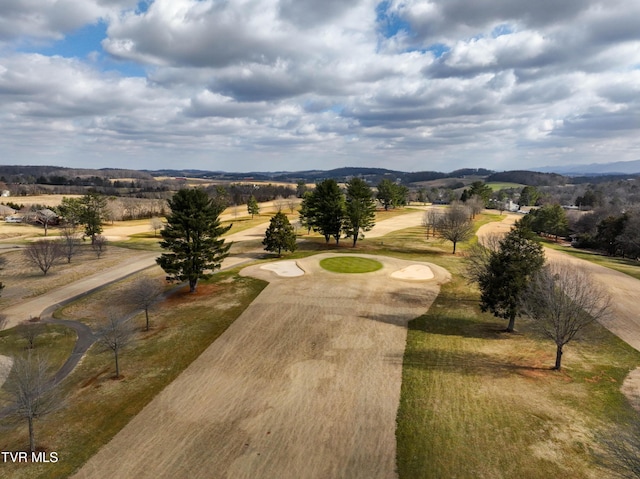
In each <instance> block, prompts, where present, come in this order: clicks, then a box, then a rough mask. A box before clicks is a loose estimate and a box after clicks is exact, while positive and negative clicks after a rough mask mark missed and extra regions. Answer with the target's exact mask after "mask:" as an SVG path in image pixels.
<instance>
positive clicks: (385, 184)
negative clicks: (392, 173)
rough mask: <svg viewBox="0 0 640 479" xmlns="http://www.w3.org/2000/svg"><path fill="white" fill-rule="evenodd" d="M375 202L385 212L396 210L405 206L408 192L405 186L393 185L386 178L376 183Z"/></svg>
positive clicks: (393, 183)
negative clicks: (390, 209) (376, 201)
mask: <svg viewBox="0 0 640 479" xmlns="http://www.w3.org/2000/svg"><path fill="white" fill-rule="evenodd" d="M377 189H378V193H377V194H376V198H377V200H378V201H379V202H380V204H381V205H382V206H383V207H384V209H385V210H388V209H389V208H398V207H400V206H405V205H406V204H407V197H408V194H409V190H408V189H407V187H406V186H404V185H401V184H398V183H395V182H393V181H391V180H389V179H387V178H385V179H383V180H382V181H380V183H378V186H377Z"/></svg>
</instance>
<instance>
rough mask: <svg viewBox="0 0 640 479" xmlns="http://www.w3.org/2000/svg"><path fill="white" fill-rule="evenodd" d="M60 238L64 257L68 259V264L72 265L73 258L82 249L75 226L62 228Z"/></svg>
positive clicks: (69, 225)
mask: <svg viewBox="0 0 640 479" xmlns="http://www.w3.org/2000/svg"><path fill="white" fill-rule="evenodd" d="M60 233H61V236H60V249H61V250H62V255H63V256H64V257H65V258H67V263H71V258H73V257H74V256H75V254H76V253H77V252H78V248H80V235H79V233H78V229H77V228H76V226H75V225H72V224H68V225H65V226H63V227H62V229H61V231H60Z"/></svg>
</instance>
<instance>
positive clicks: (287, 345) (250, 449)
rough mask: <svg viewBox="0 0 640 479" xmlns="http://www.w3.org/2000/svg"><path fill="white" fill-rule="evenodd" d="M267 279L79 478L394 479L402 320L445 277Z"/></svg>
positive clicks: (387, 261)
mask: <svg viewBox="0 0 640 479" xmlns="http://www.w3.org/2000/svg"><path fill="white" fill-rule="evenodd" d="M326 256H327V255H318V256H315V257H309V258H305V259H300V260H297V262H298V264H299V266H300V267H301V268H302V269H303V270H304V271H305V272H306V274H305V275H304V276H302V277H297V278H283V277H278V276H277V275H276V274H274V273H272V272H269V271H265V270H262V269H260V267H259V266H258V265H256V266H251V267H248V268H246V269H245V270H243V272H242V274H245V275H250V276H255V277H258V278H260V279H268V281H270V284H269V286H267V288H266V289H265V290H263V291H262V293H261V294H260V295H259V296H258V297H257V298H256V300H254V302H253V303H252V304H251V306H249V308H248V309H246V310H245V312H244V313H243V314H242V315H241V316H240V317H239V318H238V319H237V320H236V321H235V322H234V323H233V324H232V325H231V326H230V327H229V329H227V330H226V332H225V333H224V334H223V335H222V336H221V337H220V338H219V339H218V340H217V341H216V342H215V343H213V344H212V345H211V346H210V347H209V348H208V349H207V350H206V351H205V352H204V353H203V354H202V355H200V356H199V357H198V359H197V360H196V361H194V362H193V363H192V364H191V365H190V366H189V367H188V368H187V369H186V370H185V371H184V372H183V373H182V374H181V375H180V376H179V377H178V378H177V379H176V380H175V381H173V382H172V383H171V384H170V385H169V386H168V387H167V388H165V389H164V390H163V391H162V393H160V394H159V395H158V396H157V397H156V398H155V399H154V400H153V401H152V402H151V403H150V404H149V405H148V406H147V407H146V408H145V409H144V410H143V411H142V412H141V413H140V414H138V415H137V416H136V417H135V418H134V419H133V420H132V421H131V422H130V423H129V424H128V425H127V426H126V427H125V428H124V429H123V430H122V431H120V433H118V434H117V435H116V436H115V437H114V439H113V440H112V441H111V442H110V443H109V444H107V445H106V446H105V447H103V448H102V449H101V450H100V451H99V453H98V454H96V455H95V456H94V457H93V458H92V459H91V460H90V461H89V462H88V463H87V464H86V465H85V466H84V467H83V468H82V469H81V470H80V471H79V472H78V473H77V474H76V476H74V477H77V478H82V477H97V476H100V477H150V478H159V477H171V478H173V477H232V478H234V479H236V478H258V477H265V478H266V477H273V478H276V477H277V478H296V479H298V478H305V479H313V478H329V477H349V478H367V479H370V478H393V477H396V471H395V451H396V440H395V426H396V422H395V421H396V412H397V407H398V402H399V395H400V382H401V372H402V358H403V353H404V346H405V339H406V332H407V329H406V325H407V322H408V321H409V320H411V319H413V318H414V317H416V316H418V315H420V314H423V313H424V312H425V311H426V310H428V308H429V306H430V304H431V303H432V301H433V299H434V298H435V297H436V295H437V293H438V290H439V284H440V283H441V282H443V281H447V280H448V277H449V276H448V273H447V272H446V271H445V270H443V269H442V268H440V267H437V266H435V265H429V266H431V267H432V269H433V271H434V273H435V274H436V278H435V279H434V280H433V281H430V282H422V283H418V282H416V281H402V280H394V279H391V278H390V274H391V273H392V272H393V271H396V270H398V269H401V268H403V267H406V266H408V265H410V264H414V263H415V262H408V261H402V260H397V259H394V258H381V257H376V259H377V260H378V261H381V262H382V263H383V264H384V267H383V269H381V270H379V271H376V272H373V273H367V274H361V275H340V274H336V273H331V272H328V271H325V270H323V269H322V268H321V267H320V266H319V265H318V261H319V260H320V259H322V258H323V257H326Z"/></svg>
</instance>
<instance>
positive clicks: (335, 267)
mask: <svg viewBox="0 0 640 479" xmlns="http://www.w3.org/2000/svg"><path fill="white" fill-rule="evenodd" d="M320 266H321V267H322V268H324V269H326V270H327V271H331V272H333V273H346V274H358V273H371V272H372V271H378V270H379V269H382V263H381V262H380V261H376V260H373V259H369V258H360V257H357V256H338V257H334V258H325V259H323V260H321V261H320Z"/></svg>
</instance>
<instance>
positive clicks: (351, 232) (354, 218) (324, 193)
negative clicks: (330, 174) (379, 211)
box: [300, 178, 375, 247]
mask: <svg viewBox="0 0 640 479" xmlns="http://www.w3.org/2000/svg"><path fill="white" fill-rule="evenodd" d="M346 186H347V188H346V194H345V193H344V192H343V191H342V190H341V189H340V187H339V186H338V183H336V181H335V180H333V179H328V180H324V181H321V182H320V183H318V184H317V185H316V188H315V189H314V190H313V191H307V192H305V194H304V197H303V199H302V204H301V207H300V222H301V224H302V225H303V227H305V228H307V229H308V230H311V229H313V230H314V231H317V232H319V233H320V234H322V235H323V236H324V237H325V241H326V242H327V243H328V242H329V240H330V239H331V238H334V239H335V240H336V244H338V243H339V241H340V238H341V236H342V234H343V233H344V234H345V236H346V237H347V238H352V240H353V246H354V247H355V246H356V243H357V241H358V239H361V238H363V237H364V233H365V232H366V231H369V230H371V228H373V226H374V225H375V200H374V198H373V191H372V190H371V188H370V187H369V185H367V183H366V182H365V181H364V180H363V179H361V178H352V179H351V180H349V181H348V182H347V185H346Z"/></svg>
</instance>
